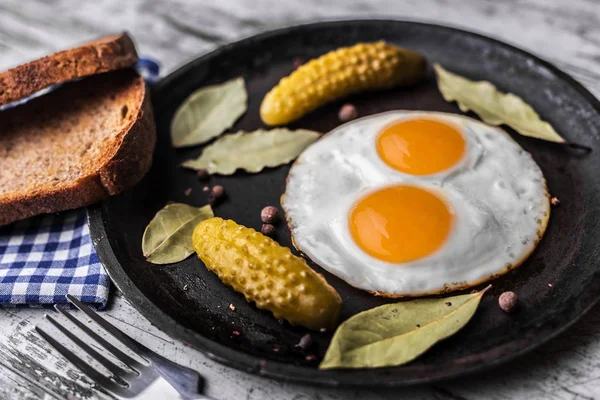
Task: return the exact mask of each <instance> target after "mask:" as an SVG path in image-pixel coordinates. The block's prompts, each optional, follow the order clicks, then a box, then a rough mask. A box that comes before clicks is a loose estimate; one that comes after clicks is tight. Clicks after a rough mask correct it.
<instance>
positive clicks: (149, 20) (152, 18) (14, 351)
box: [0, 0, 600, 400]
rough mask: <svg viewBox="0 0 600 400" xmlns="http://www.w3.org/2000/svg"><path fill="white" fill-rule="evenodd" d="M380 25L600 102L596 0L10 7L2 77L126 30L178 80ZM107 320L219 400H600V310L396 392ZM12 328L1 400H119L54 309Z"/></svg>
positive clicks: (4, 333) (121, 314)
mask: <svg viewBox="0 0 600 400" xmlns="http://www.w3.org/2000/svg"><path fill="white" fill-rule="evenodd" d="M377 16H379V17H385V18H408V19H419V20H426V21H433V22H438V23H442V24H447V25H453V26H458V27H462V28H465V29H468V30H473V31H477V32H481V33H484V34H487V35H489V36H492V37H496V38H499V39H501V40H504V41H506V42H509V43H511V44H514V45H516V46H518V47H521V48H523V49H525V50H528V51H531V52H532V53H534V54H537V55H539V56H541V57H542V58H545V59H547V60H548V61H551V62H553V63H555V64H556V65H557V66H559V67H560V68H562V69H564V70H565V71H567V72H568V73H570V74H571V75H573V76H574V77H575V78H577V79H578V80H579V81H580V82H581V83H583V84H584V85H585V86H586V87H587V88H588V89H590V90H591V91H592V92H593V93H594V94H595V95H596V96H600V4H599V3H598V2H597V1H595V0H570V1H563V0H504V1H501V2H500V1H497V0H463V1H461V2H457V1H447V0H403V1H399V0H346V1H342V0H330V1H328V2H325V1H322V0H303V1H293V2H292V1H280V2H277V1H272V0H253V1H245V0H220V1H218V2H213V1H208V0H203V1H192V0H187V1H184V0H180V1H170V2H162V1H158V0H154V1H142V0H128V1H123V0H107V1H96V2H75V1H68V0H53V1H43V0H37V1H32V0H26V1H22V0H3V1H2V2H0V55H1V56H0V70H2V69H6V68H9V67H12V66H15V65H18V64H20V63H23V62H26V61H29V60H31V59H35V58H37V57H40V56H43V55H45V54H47V53H50V52H53V51H57V50H60V49H63V48H67V47H70V46H72V45H74V44H77V43H81V42H83V41H86V40H90V39H93V38H95V37H99V36H102V35H104V34H107V33H112V32H120V31H122V30H124V29H125V30H128V31H129V32H130V33H131V34H132V36H133V37H134V39H135V40H136V42H137V45H138V51H139V53H140V54H141V55H145V56H149V57H153V58H155V59H157V60H160V62H161V64H162V67H163V69H162V73H163V74H166V73H169V72H170V71H172V70H173V69H175V68H176V67H177V66H179V65H182V64H183V63H185V62H186V61H188V60H190V59H192V58H194V57H195V56H197V55H199V54H202V53H204V52H206V51H209V50H211V49H213V48H215V47H216V46H218V45H220V44H223V43H226V42H229V41H232V40H236V39H238V38H241V37H245V36H248V35H251V34H254V33H257V32H260V31H264V30H268V29H273V28H277V27H282V26H286V25H291V24H294V23H298V22H310V21H315V20H324V19H332V18H368V17H377ZM104 315H105V316H106V317H107V319H108V320H109V321H111V322H113V323H114V324H115V325H117V326H119V327H120V328H122V329H123V330H124V331H125V332H126V333H128V334H130V335H131V336H132V337H134V338H135V339H137V340H139V341H141V342H142V343H144V344H146V345H147V346H148V347H150V348H152V349H154V350H156V351H158V352H159V353H161V354H163V355H165V356H167V357H168V358H170V359H172V360H176V361H177V362H179V363H181V364H184V365H186V366H189V367H191V368H194V369H196V370H198V371H199V372H200V373H201V374H202V375H203V376H204V377H205V378H206V382H207V393H208V394H209V395H211V396H213V397H215V398H217V399H248V400H261V399H267V400H269V399H290V400H303V399H320V400H337V399H357V400H358V399H365V398H368V399H376V400H387V399H398V398H410V399H418V400H421V399H422V400H425V399H438V400H451V399H455V400H456V399H468V400H474V399H489V400H505V399H528V400H538V399H539V400H545V399H558V400H569V399H596V398H600V307H595V308H594V309H592V310H591V312H590V313H589V314H587V315H586V316H585V318H584V319H583V320H582V321H580V322H579V323H577V324H575V326H574V327H572V328H571V329H569V330H568V331H567V332H566V333H564V334H563V335H561V336H560V337H558V338H556V339H554V340H552V341H551V342H550V343H548V344H547V345H545V346H542V347H541V348H540V349H538V350H536V351H534V352H532V353H530V354H529V355H526V356H524V357H522V358H519V359H518V360H516V361H514V362H511V363H508V364H506V365H504V366H502V367H500V368H496V369H493V370H491V371H489V372H485V373H482V374H479V375H475V376H471V377H468V378H463V379H459V380H456V381H452V382H448V383H443V384H439V385H435V386H433V387H419V388H411V389H387V390H353V389H320V388H313V387H308V386H300V385H294V384H288V383H281V382H276V381H272V380H269V379H264V378H259V377H255V376H252V375H248V374H245V373H243V372H239V371H236V370H232V369H230V368H227V367H225V366H222V365H220V364H217V363H215V362H213V361H210V360H208V359H207V358H206V357H204V356H203V355H202V354H200V353H199V352H197V351H195V350H193V349H190V348H188V347H186V346H185V345H184V344H182V343H180V342H177V341H174V340H172V339H170V338H169V337H167V336H166V335H165V334H163V333H161V332H159V331H158V330H157V329H156V328H154V327H153V326H152V325H151V324H150V323H149V322H148V321H146V320H145V319H144V318H143V317H142V316H140V314H139V313H137V312H136V311H135V310H133V308H132V307H131V305H129V303H128V302H127V301H126V300H125V299H124V298H123V297H121V296H120V295H119V294H117V293H114V296H113V301H112V304H111V306H110V307H109V310H108V311H107V312H106V313H104ZM0 322H1V323H0V398H1V399H11V400H12V399H38V398H42V399H54V398H60V399H63V398H67V397H69V396H70V395H75V396H77V397H80V398H94V399H96V398H98V399H110V398H111V397H110V396H108V395H106V394H105V393H102V392H101V391H99V390H98V389H97V388H95V387H94V386H93V383H92V382H90V381H89V379H87V378H86V377H85V376H83V375H82V374H81V373H80V372H78V371H77V369H75V368H74V367H73V366H71V365H70V364H69V363H68V362H67V361H66V360H64V359H63V358H61V357H60V356H59V355H58V354H57V353H56V352H55V351H53V350H51V349H49V347H48V345H46V344H45V343H44V342H43V341H42V339H41V338H40V337H39V336H37V334H36V333H35V332H34V331H33V327H34V325H35V324H38V323H39V324H41V325H42V326H44V327H48V323H47V322H45V321H43V311H41V310H35V309H19V310H16V309H8V310H0ZM156 396H159V395H158V394H156ZM148 398H156V397H154V395H152V396H149V397H148ZM158 398H160V399H166V398H168V397H164V396H161V397H158Z"/></svg>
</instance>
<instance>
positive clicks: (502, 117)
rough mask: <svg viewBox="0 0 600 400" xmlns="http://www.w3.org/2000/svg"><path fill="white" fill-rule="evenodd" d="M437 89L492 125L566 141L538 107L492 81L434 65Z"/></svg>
mask: <svg viewBox="0 0 600 400" xmlns="http://www.w3.org/2000/svg"><path fill="white" fill-rule="evenodd" d="M433 68H434V69H435V73H436V75H437V82H438V88H439V89H440V92H441V93H442V96H444V99H445V100H446V101H448V102H451V101H456V102H457V103H458V106H459V107H460V109H461V111H463V112H467V111H469V110H471V111H473V112H474V113H475V114H477V115H478V116H479V117H480V118H481V119H482V120H483V121H484V122H486V123H488V124H490V125H502V124H506V125H508V126H510V127H511V128H513V129H514V130H515V131H517V132H518V133H520V134H521V135H524V136H530V137H534V138H538V139H542V140H548V141H550V142H557V143H564V142H565V140H564V139H563V138H562V137H560V136H559V134H558V133H556V131H555V130H554V128H552V126H551V125H550V124H549V123H548V122H546V121H542V120H541V119H540V116H539V115H538V114H537V113H536V112H535V110H534V109H533V108H532V107H531V106H530V105H529V104H527V103H525V101H523V99H521V98H520V97H518V96H515V95H514V94H512V93H502V92H500V91H499V90H498V89H497V88H496V87H495V86H494V85H492V84H491V83H490V82H486V81H480V82H475V81H471V80H469V79H466V78H463V77H462V76H460V75H457V74H453V73H452V72H449V71H446V70H445V69H444V68H443V67H442V66H441V65H439V64H435V65H434V66H433Z"/></svg>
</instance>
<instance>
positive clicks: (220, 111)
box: [171, 77, 248, 147]
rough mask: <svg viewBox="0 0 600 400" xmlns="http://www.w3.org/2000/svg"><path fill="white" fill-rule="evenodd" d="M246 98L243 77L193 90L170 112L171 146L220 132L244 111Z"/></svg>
mask: <svg viewBox="0 0 600 400" xmlns="http://www.w3.org/2000/svg"><path fill="white" fill-rule="evenodd" d="M247 100H248V92H246V87H245V85H244V78H242V77H239V78H235V79H232V80H230V81H227V82H225V83H223V84H221V85H213V86H207V87H204V88H201V89H198V90H196V91H195V92H194V93H192V94H191V95H190V96H189V97H188V98H187V99H185V101H184V102H183V103H182V104H181V105H180V106H179V108H178V109H177V111H176V112H175V115H174V116H173V120H172V121H171V142H172V143H173V147H186V146H193V145H197V144H202V143H205V142H207V141H209V140H210V139H212V138H214V137H217V136H219V135H220V134H221V133H223V132H225V130H227V129H229V128H231V127H232V126H233V124H234V123H235V121H237V120H238V118H239V117H241V116H242V114H244V113H245V112H246V108H247V104H246V102H247Z"/></svg>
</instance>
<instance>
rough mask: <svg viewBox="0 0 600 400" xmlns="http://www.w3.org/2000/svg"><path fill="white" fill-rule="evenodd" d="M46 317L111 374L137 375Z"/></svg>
mask: <svg viewBox="0 0 600 400" xmlns="http://www.w3.org/2000/svg"><path fill="white" fill-rule="evenodd" d="M44 317H45V318H46V319H47V320H48V321H50V322H51V323H52V325H54V326H55V327H57V328H58V330H59V331H61V332H62V333H63V334H64V335H65V336H66V337H68V338H69V339H71V340H72V341H73V342H75V344H76V345H77V346H79V347H80V348H82V349H83V350H84V351H85V352H86V353H88V354H89V355H90V356H92V357H94V358H95V359H96V361H98V362H99V363H100V364H102V365H103V366H104V367H105V368H106V369H107V370H109V371H110V372H112V373H113V374H114V375H119V376H122V375H135V373H133V372H129V371H126V370H124V369H122V368H121V367H119V366H117V365H115V364H113V363H112V362H111V361H110V360H109V359H108V358H106V357H104V356H103V355H102V354H100V353H98V352H97V351H96V350H94V349H93V348H92V347H91V346H90V345H89V344H87V343H85V342H84V341H83V340H81V339H79V338H78V337H77V336H75V335H74V334H73V333H72V332H71V331H69V330H68V329H67V328H65V327H64V326H62V325H61V324H60V323H59V322H58V321H57V320H55V319H54V318H53V317H52V316H51V315H48V314H44Z"/></svg>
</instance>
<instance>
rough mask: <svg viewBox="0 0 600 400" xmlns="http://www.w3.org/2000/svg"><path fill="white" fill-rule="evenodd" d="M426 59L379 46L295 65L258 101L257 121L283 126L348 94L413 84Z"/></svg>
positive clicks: (337, 52) (340, 51)
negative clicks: (294, 68)
mask: <svg viewBox="0 0 600 400" xmlns="http://www.w3.org/2000/svg"><path fill="white" fill-rule="evenodd" d="M424 75H425V59H424V58H423V56H422V55H421V54H419V53H417V52H414V51H412V50H408V49H403V48H401V47H398V46H394V45H391V44H388V43H386V42H383V41H380V42H376V43H359V44H357V45H354V46H352V47H342V48H340V49H337V50H335V51H331V52H329V53H327V54H325V55H323V56H321V57H319V58H316V59H314V60H311V61H309V62H308V63H306V64H304V65H302V66H300V67H299V68H298V69H296V70H295V71H294V72H293V73H292V74H291V75H289V76H287V77H285V78H283V79H281V81H280V82H279V84H278V85H277V86H275V87H274V88H273V89H271V91H270V92H269V93H267V95H266V96H265V98H264V99H263V102H262V104H261V106H260V116H261V118H262V120H263V122H264V123H265V124H267V125H271V126H273V125H283V124H287V123H289V122H292V121H294V120H296V119H298V118H300V117H302V116H303V115H304V114H306V113H308V112H310V111H312V110H314V109H316V108H318V107H320V106H322V105H323V104H326V103H329V102H331V101H333V100H336V99H339V98H342V97H345V96H348V95H350V94H352V93H357V92H362V91H366V90H374V89H386V88H391V87H394V86H402V85H411V84H414V83H417V82H418V81H419V80H421V79H422V78H423V77H424Z"/></svg>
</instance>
